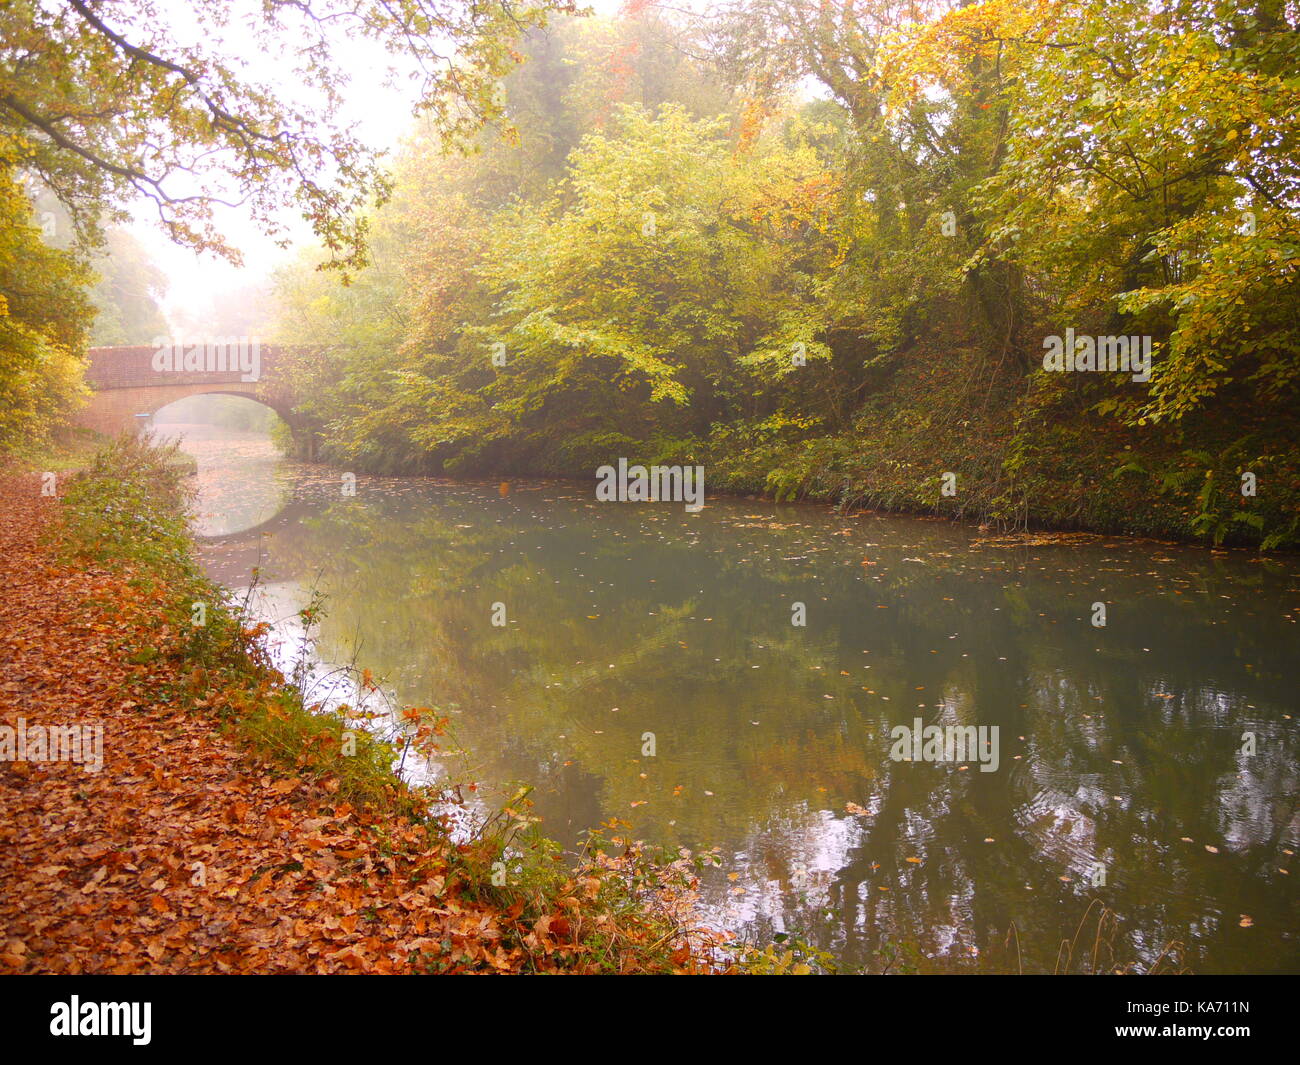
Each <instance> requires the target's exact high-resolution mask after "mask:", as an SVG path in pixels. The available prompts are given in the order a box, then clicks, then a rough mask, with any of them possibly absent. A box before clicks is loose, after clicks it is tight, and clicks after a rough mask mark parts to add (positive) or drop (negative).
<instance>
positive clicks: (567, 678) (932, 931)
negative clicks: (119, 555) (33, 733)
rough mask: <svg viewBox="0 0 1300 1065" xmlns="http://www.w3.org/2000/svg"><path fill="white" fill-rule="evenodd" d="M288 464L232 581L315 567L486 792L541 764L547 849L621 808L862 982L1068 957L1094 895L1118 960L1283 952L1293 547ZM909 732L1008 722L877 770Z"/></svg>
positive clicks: (1291, 795) (360, 652)
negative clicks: (501, 615) (350, 478)
mask: <svg viewBox="0 0 1300 1065" xmlns="http://www.w3.org/2000/svg"><path fill="white" fill-rule="evenodd" d="M246 472H247V476H248V477H251V478H253V479H256V478H257V477H261V476H265V475H266V473H265V471H264V470H263V469H262V467H261V466H258V465H255V466H253V467H250V471H246ZM289 472H292V473H293V475H294V481H293V483H294V485H295V493H294V499H293V501H292V503H291V504H290V505H289V506H288V508H287V509H286V510H285V511H284V512H283V513H282V514H280V515H279V517H277V518H275V519H274V520H272V521H271V522H270V523H269V524H267V525H266V526H264V527H263V528H262V529H260V530H257V531H256V532H254V533H253V534H251V535H247V536H243V537H240V536H233V537H230V538H228V539H226V540H224V541H219V542H215V543H213V544H211V545H209V547H208V548H207V563H208V565H209V567H210V569H211V572H212V573H213V574H214V576H216V577H217V578H218V579H220V580H222V581H223V582H224V583H225V584H227V585H228V586H230V587H234V588H237V587H239V586H241V585H243V584H245V583H247V580H248V573H249V570H250V569H251V567H252V566H253V565H261V566H262V567H263V574H264V577H265V579H266V580H267V581H268V582H270V585H269V586H270V587H271V588H272V589H273V590H274V594H276V595H277V596H279V597H280V605H279V606H278V608H277V609H278V610H279V611H280V612H281V613H287V612H288V607H287V604H290V603H299V604H301V603H302V602H304V601H305V598H306V596H307V594H308V593H307V589H308V587H309V586H310V585H315V586H316V587H318V588H319V589H320V590H321V591H323V592H324V593H325V594H326V596H327V597H328V598H327V603H326V611H327V617H326V620H325V622H324V625H323V629H322V634H321V635H322V640H321V645H320V649H321V651H322V652H323V653H324V654H325V656H326V657H327V659H332V660H335V661H343V660H350V659H352V658H354V657H356V658H357V660H358V661H360V662H361V663H362V664H364V665H366V666H368V667H370V668H371V669H372V670H374V671H375V673H376V674H379V675H383V676H384V677H386V678H387V681H388V683H389V685H390V686H391V687H392V688H393V689H394V690H395V691H396V692H397V693H398V696H399V698H400V699H401V700H403V701H404V702H406V703H415V704H422V705H424V704H427V705H436V706H439V707H441V708H443V709H446V710H451V711H453V720H454V722H455V731H456V735H457V738H458V739H459V740H460V741H461V742H462V743H463V744H464V745H465V746H466V747H467V748H468V749H469V750H471V751H473V752H474V753H475V754H476V755H477V756H478V759H479V761H478V762H477V763H476V764H475V770H474V771H475V774H476V777H477V779H478V780H480V781H482V782H484V783H485V784H486V785H489V786H496V787H499V788H504V787H505V786H506V785H507V783H508V782H510V781H519V780H523V781H529V782H532V783H534V784H536V785H537V790H536V791H535V792H534V796H533V797H534V798H535V799H536V801H537V804H538V805H537V812H538V813H539V814H540V815H541V816H542V817H543V818H544V828H545V830H546V831H547V833H548V834H549V835H551V836H552V837H554V838H557V839H559V840H561V841H562V842H565V843H566V844H572V843H573V842H575V841H576V840H577V839H578V837H579V834H580V833H581V831H582V830H583V829H585V828H587V827H590V826H594V825H596V824H598V823H600V822H602V821H605V820H607V819H609V818H610V817H617V818H620V819H622V820H625V821H628V822H631V823H632V824H633V826H634V827H635V832H636V834H637V835H638V836H639V837H641V838H644V839H647V840H649V841H653V842H659V843H667V844H678V845H685V846H689V847H692V848H710V847H717V848H719V854H720V856H721V859H722V865H721V868H720V869H719V870H718V871H717V875H716V876H713V877H711V878H710V879H709V880H708V881H707V882H706V884H705V900H706V903H707V905H708V906H709V907H710V909H711V910H712V911H713V912H714V913H715V914H716V916H717V918H718V920H720V921H722V922H725V923H726V924H727V925H728V926H730V927H733V928H737V929H740V930H742V931H746V932H749V933H752V934H753V935H755V936H757V937H764V936H770V935H771V933H773V932H776V931H786V932H791V933H797V934H800V935H802V936H804V937H805V938H808V939H809V940H811V941H813V942H816V943H818V944H820V945H822V946H824V947H826V948H828V949H831V950H833V951H834V952H835V953H836V954H837V955H838V956H839V957H840V958H841V959H843V960H844V961H845V962H846V963H847V964H850V965H865V966H868V967H870V968H872V969H876V968H879V967H880V962H879V955H878V952H880V951H882V950H888V949H889V948H890V945H891V944H892V945H902V944H914V945H915V946H916V948H918V949H919V952H920V954H921V956H922V957H923V959H924V961H923V962H922V963H921V968H922V969H923V970H948V969H957V970H967V971H969V970H978V969H981V968H983V969H996V970H1002V971H1005V970H1008V969H1010V970H1012V971H1014V970H1015V969H1016V968H1017V967H1018V966H1020V965H1023V967H1024V968H1025V969H1026V970H1027V971H1028V970H1041V969H1046V970H1049V971H1050V970H1051V968H1052V967H1053V965H1054V964H1055V958H1056V952H1057V948H1058V945H1059V943H1060V941H1061V940H1062V939H1063V938H1064V939H1069V938H1071V937H1072V936H1073V935H1074V933H1075V929H1076V927H1077V925H1078V923H1079V921H1080V919H1081V918H1082V917H1083V915H1084V912H1085V910H1086V909H1087V907H1088V903H1089V902H1090V901H1091V900H1092V899H1101V900H1103V901H1104V902H1105V903H1106V904H1107V905H1109V906H1111V907H1112V908H1113V909H1114V910H1116V911H1117V912H1118V914H1119V915H1120V917H1121V919H1122V923H1121V925H1120V928H1119V932H1118V934H1117V936H1116V940H1115V948H1116V954H1117V955H1118V957H1119V958H1120V959H1121V960H1131V961H1142V962H1145V963H1147V964H1150V963H1151V962H1153V961H1154V960H1155V959H1156V958H1157V957H1158V955H1159V954H1160V952H1161V951H1162V950H1163V949H1164V947H1165V945H1166V944H1167V943H1168V942H1169V941H1170V940H1180V941H1182V942H1183V943H1184V944H1185V946H1186V951H1185V953H1184V958H1185V961H1186V963H1187V965H1188V966H1189V967H1190V968H1192V969H1193V970H1196V971H1201V972H1234V971H1281V970H1287V971H1294V970H1295V969H1296V967H1297V959H1298V952H1297V932H1298V931H1300V922H1298V921H1297V915H1298V912H1300V908H1298V907H1297V898H1296V889H1295V887H1294V885H1293V880H1294V879H1295V873H1296V870H1295V869H1293V868H1292V866H1293V864H1294V857H1293V856H1294V851H1295V849H1296V847H1297V842H1298V839H1300V813H1298V812H1297V796H1298V794H1300V787H1298V786H1297V785H1298V779H1297V777H1298V773H1297V766H1296V757H1295V755H1296V742H1295V737H1294V724H1295V723H1294V720H1293V718H1294V713H1295V709H1296V696H1295V687H1294V682H1295V678H1296V676H1297V669H1296V666H1297V664H1300V663H1298V662H1297V648H1298V647H1300V639H1298V637H1300V590H1298V589H1300V575H1298V571H1300V560H1297V559H1296V558H1294V557H1291V558H1284V559H1279V560H1271V561H1269V560H1262V559H1253V558H1250V557H1249V556H1247V555H1243V554H1232V555H1226V554H1225V555H1211V554H1210V553H1208V552H1205V551H1200V550H1194V549H1185V548H1177V547H1169V546H1165V545H1160V544H1151V543H1134V542H1127V541H1116V542H1109V541H1105V540H1097V541H1094V542H1090V543H1067V544H1064V545H1061V544H1056V545H1052V544H1045V545H1042V546H1017V547H1008V546H1005V545H1000V544H996V543H988V542H981V540H980V534H978V533H977V532H975V531H974V530H971V529H968V528H964V527H959V526H954V525H950V524H946V523H940V522H930V521H924V520H918V519H909V518H892V517H880V516H871V515H866V516H859V517H854V518H842V517H839V516H836V515H834V514H833V513H831V512H830V511H829V510H826V509H824V508H820V507H811V506H791V505H785V506H778V505H775V504H772V503H767V502H757V501H743V500H715V501H713V502H711V503H710V505H709V506H708V507H707V508H706V509H705V510H704V511H703V512H702V513H701V514H697V515H691V514H686V513H684V512H683V510H682V508H681V507H680V505H671V504H662V505H660V504H640V505H637V504H609V503H606V504H601V503H597V502H596V501H595V500H594V499H593V497H592V493H591V492H588V491H584V490H583V489H582V488H580V487H577V486H573V485H567V484H531V485H521V484H516V485H514V486H513V487H512V490H511V491H510V493H509V494H508V495H506V496H504V497H503V496H502V495H500V494H499V493H498V491H497V487H496V485H490V486H489V485H481V486H480V485H468V484H448V483H443V482H434V481H423V480H381V479H366V478H361V479H359V480H358V482H357V494H356V496H355V497H354V498H348V497H344V496H343V495H342V493H341V490H340V476H339V474H338V473H337V472H334V471H323V470H322V469H321V468H319V467H317V468H312V469H306V468H297V469H296V470H293V471H290V470H289V468H288V467H286V468H284V469H282V470H281V471H280V473H281V474H282V475H287V474H288V473H289ZM260 490H261V488H260V487H258V486H255V485H252V484H250V483H248V481H245V482H244V484H243V487H242V488H240V489H239V490H238V491H236V490H234V489H228V490H226V495H225V496H224V498H243V497H244V496H247V495H249V494H252V493H254V492H255V491H260ZM1098 601H1104V602H1106V603H1107V604H1108V617H1107V622H1108V623H1107V625H1106V626H1105V627H1104V628H1094V627H1093V625H1092V624H1091V617H1092V604H1093V603H1094V602H1098ZM795 602H802V603H804V604H806V608H807V626H806V627H804V628H799V627H795V626H792V625H791V608H792V604H793V603H795ZM495 603H503V604H504V605H505V609H506V616H507V619H508V623H507V624H506V626H505V627H493V625H492V623H491V621H492V614H493V604H495ZM915 717H920V718H922V719H923V721H924V722H925V723H926V724H939V725H950V724H952V725H955V724H962V725H966V724H969V725H977V726H978V725H985V726H991V725H997V726H999V727H1000V730H1001V765H1000V767H999V769H998V771H997V772H992V773H982V772H980V771H979V770H978V767H977V766H974V765H972V766H971V767H970V768H969V769H963V768H959V767H957V766H954V765H951V764H933V763H915V764H913V763H910V762H894V761H891V760H890V758H889V749H890V735H889V734H890V729H891V728H892V727H893V726H895V725H900V724H910V723H911V722H912V720H913V718H915ZM646 733H653V734H654V739H655V745H656V748H657V749H656V753H655V756H654V757H646V756H643V754H642V750H643V744H644V742H645V734H646ZM1247 733H1249V734H1253V736H1254V742H1255V750H1256V753H1255V754H1254V755H1248V754H1243V753H1242V749H1243V744H1244V742H1245V741H1244V740H1243V736H1244V735H1245V734H1247ZM1099 867H1102V868H1104V876H1105V883H1104V885H1096V886H1094V884H1093V880H1094V878H1095V877H1096V875H1097V870H1098V868H1099ZM1288 870H1289V872H1288ZM1243 918H1249V921H1247V922H1245V923H1246V924H1248V925H1249V927H1243V926H1242V925H1243ZM1013 926H1014V928H1015V930H1016V936H1014V937H1011V938H1010V940H1008V936H1007V933H1008V930H1009V929H1010V928H1012V927H1013ZM1017 943H1018V946H1017ZM1078 953H1084V951H1083V950H1082V948H1081V949H1080V951H1079V952H1078Z"/></svg>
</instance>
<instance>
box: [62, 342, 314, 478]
mask: <svg viewBox="0 0 1300 1065" xmlns="http://www.w3.org/2000/svg"><path fill="white" fill-rule="evenodd" d="M242 343H245V344H248V343H250V342H248V341H247V340H244V341H242ZM254 346H255V349H256V350H255V354H256V358H255V359H254V360H253V365H254V366H255V367H256V369H255V371H254V372H253V373H251V374H250V373H248V372H246V371H241V370H240V369H239V364H238V360H235V359H231V360H230V364H232V365H235V367H236V368H235V369H233V370H232V369H217V368H214V369H190V370H185V369H179V368H175V369H174V368H171V367H169V366H166V362H167V360H160V359H158V358H156V355H157V353H158V351H159V347H158V346H156V345H134V346H126V347H107V348H91V349H90V350H89V351H88V353H87V366H86V382H87V384H89V386H90V388H91V397H90V403H89V404H88V405H87V406H86V407H85V408H84V409H83V410H81V411H80V412H79V414H78V415H77V416H76V418H75V419H74V420H75V421H76V422H77V424H79V425H82V426H84V427H86V428H88V429H93V430H95V431H96V432H100V433H104V434H106V435H109V436H116V435H118V434H120V433H123V432H137V431H138V430H139V428H140V426H141V425H142V424H148V422H149V419H151V418H152V416H153V415H154V414H156V413H157V412H158V411H159V410H161V409H162V408H163V407H165V406H167V405H168V404H170V403H175V402H176V401H177V400H179V399H188V398H189V397H191V396H206V395H228V396H240V397H242V398H244V399H251V400H254V401H255V402H257V403H260V404H262V405H263V406H265V407H269V408H270V409H271V410H273V411H275V413H276V414H278V415H279V416H280V417H281V418H282V419H283V420H284V423H285V424H286V425H287V426H288V427H289V431H290V433H291V434H292V435H293V440H294V446H295V449H296V450H297V452H298V455H299V457H301V458H306V459H309V460H310V459H314V458H315V457H316V432H315V427H314V426H312V425H310V424H309V423H308V422H307V420H306V419H304V418H303V417H301V416H299V415H297V414H295V412H294V409H293V408H294V404H295V398H294V395H293V392H292V390H291V388H290V387H289V386H288V385H287V383H286V377H287V375H286V374H285V373H284V366H283V364H284V363H285V362H286V361H287V355H286V352H285V349H283V348H281V347H279V346H278V345H261V344H255V342H254ZM177 361H179V360H177ZM248 361H249V360H247V359H245V361H244V364H245V365H247V364H248ZM160 362H161V363H163V364H164V368H162V369H159V368H158V364H159V363H160ZM200 364H201V362H200ZM212 364H213V361H210V362H209V365H212ZM221 364H222V363H221V362H220V361H217V362H216V365H218V366H219V365H221ZM249 376H253V377H255V378H256V380H245V378H246V377H249Z"/></svg>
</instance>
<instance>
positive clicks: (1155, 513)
mask: <svg viewBox="0 0 1300 1065" xmlns="http://www.w3.org/2000/svg"><path fill="white" fill-rule="evenodd" d="M963 366H966V367H967V368H968V370H969V372H963V369H962V367H963ZM1070 384H1071V383H1070V382H1067V384H1066V386H1060V385H1059V383H1058V382H1055V381H1050V380H1044V379H1042V378H1038V379H1034V381H1033V383H1031V384H1030V386H1029V387H1028V389H1027V387H1026V379H1025V377H1024V375H1023V374H1022V373H1021V372H1020V371H1019V370H1018V369H1017V368H1015V367H1012V366H1010V365H1008V366H1007V367H1005V368H1004V369H1003V370H1002V371H1000V372H994V373H991V374H990V373H989V372H988V370H987V364H986V361H985V360H983V359H982V358H981V357H980V356H979V355H978V354H977V353H975V352H971V353H969V356H968V358H967V359H966V360H964V362H963V361H962V360H959V359H957V358H955V357H954V354H953V353H952V352H951V351H947V352H946V353H945V356H944V359H943V360H940V359H939V358H936V357H933V355H932V353H931V352H929V351H928V350H927V349H925V348H918V349H916V350H914V351H913V352H911V353H910V354H908V355H907V356H906V357H902V358H899V359H898V360H896V361H895V363H894V364H893V365H892V366H891V368H890V369H889V370H888V372H887V373H884V374H882V376H881V377H880V379H879V380H877V381H874V382H873V398H872V399H870V400H869V401H868V402H867V403H866V404H865V406H864V408H863V410H862V411H861V413H860V414H859V415H858V416H857V417H856V419H855V420H854V421H853V423H852V424H851V425H847V426H844V427H842V428H839V429H829V428H828V427H826V426H824V425H811V426H810V425H803V424H794V423H791V424H788V425H786V424H783V423H781V422H780V420H779V419H776V420H773V419H769V421H768V422H767V423H764V426H765V428H762V429H758V428H748V427H740V428H734V429H728V430H724V431H717V432H715V434H714V435H713V436H712V437H711V438H710V439H709V441H708V442H707V443H706V444H705V445H704V450H705V457H706V461H707V462H708V473H709V477H710V481H709V484H710V488H711V490H715V491H717V490H723V491H730V492H742V493H754V492H756V493H761V494H764V495H771V496H775V497H776V498H778V499H796V498H803V499H812V500H821V501H826V502H834V503H838V504H840V505H842V506H845V507H847V508H855V507H866V508H872V509H881V510H890V511H899V512H904V513H913V514H935V515H941V516H945V517H951V518H955V519H959V520H965V521H974V522H980V523H984V522H987V523H990V524H995V525H997V526H998V527H1000V528H1006V529H1051V530H1084V531H1088V532H1099V533H1110V534H1113V533H1121V534H1127V535H1134V536H1152V537H1159V538H1165V539H1172V540H1180V541H1188V542H1193V543H1202V544H1206V545H1210V546H1218V545H1220V544H1229V545H1242V546H1260V547H1261V548H1262V549H1264V550H1273V549H1295V548H1297V547H1300V450H1297V446H1296V443H1295V442H1296V441H1297V440H1300V415H1297V412H1296V411H1290V412H1288V413H1286V414H1285V416H1282V415H1280V414H1279V412H1277V411H1261V409H1260V408H1259V407H1258V406H1256V405H1254V404H1252V403H1251V402H1250V400H1249V397H1242V398H1241V400H1240V402H1239V403H1237V404H1236V405H1235V406H1233V407H1232V408H1231V411H1232V413H1231V416H1228V417H1224V418H1221V419H1218V420H1214V421H1198V422H1196V423H1195V425H1189V426H1187V427H1180V426H1177V425H1172V426H1170V425H1160V426H1153V425H1147V426H1143V427H1141V428H1140V429H1138V428H1125V427H1124V426H1121V425H1120V424H1119V423H1117V422H1116V421H1115V420H1114V419H1113V418H1110V417H1107V416H1106V414H1105V413H1104V412H1099V411H1098V409H1097V407H1098V405H1099V402H1100V403H1101V404H1104V403H1105V400H1104V399H1103V400H1100V401H1099V397H1098V396H1097V394H1095V393H1080V392H1079V391H1078V390H1077V389H1074V388H1072V387H1069V385H1070ZM946 472H951V473H953V474H955V479H954V481H953V482H952V490H951V494H945V493H944V491H943V488H944V482H943V475H944V473H946ZM1247 473H1251V474H1253V475H1254V482H1255V483H1254V485H1253V490H1254V492H1255V494H1254V495H1244V494H1243V491H1242V488H1243V475H1244V474H1247Z"/></svg>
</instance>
